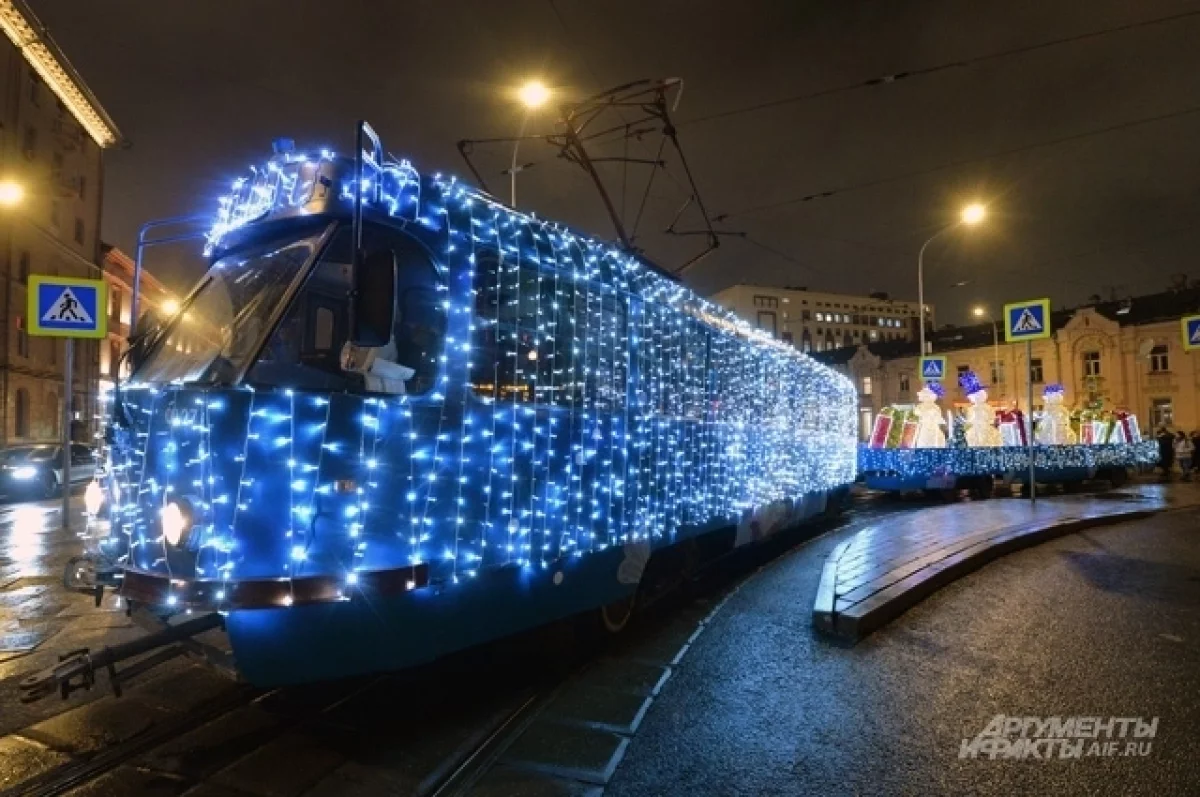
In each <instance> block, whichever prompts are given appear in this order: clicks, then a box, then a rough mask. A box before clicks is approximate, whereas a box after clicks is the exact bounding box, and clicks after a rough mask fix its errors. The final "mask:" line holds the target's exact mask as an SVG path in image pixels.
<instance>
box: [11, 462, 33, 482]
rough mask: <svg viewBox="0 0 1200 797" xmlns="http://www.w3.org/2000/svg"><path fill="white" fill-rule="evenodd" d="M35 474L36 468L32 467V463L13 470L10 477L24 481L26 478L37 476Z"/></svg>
mask: <svg viewBox="0 0 1200 797" xmlns="http://www.w3.org/2000/svg"><path fill="white" fill-rule="evenodd" d="M37 474H38V469H37V468H35V467H33V466H32V465H23V466H22V467H19V468H16V469H14V470H13V472H12V477H13V478H14V479H21V480H22V481H24V480H27V479H32V478H33V477H34V476H37Z"/></svg>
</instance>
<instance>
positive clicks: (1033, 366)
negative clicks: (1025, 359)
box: [1029, 357, 1046, 385]
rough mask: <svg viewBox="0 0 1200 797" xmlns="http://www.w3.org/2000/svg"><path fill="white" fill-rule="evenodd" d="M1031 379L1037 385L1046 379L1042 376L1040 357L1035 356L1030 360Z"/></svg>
mask: <svg viewBox="0 0 1200 797" xmlns="http://www.w3.org/2000/svg"><path fill="white" fill-rule="evenodd" d="M1029 380H1030V381H1031V382H1033V383H1034V384H1035V385H1040V384H1041V383H1042V382H1045V381H1046V379H1045V377H1043V376H1042V359H1041V358H1040V357H1034V358H1033V359H1032V360H1030V361H1029Z"/></svg>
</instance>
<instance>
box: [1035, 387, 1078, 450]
mask: <svg viewBox="0 0 1200 797" xmlns="http://www.w3.org/2000/svg"><path fill="white" fill-rule="evenodd" d="M1042 401H1043V403H1044V404H1045V409H1044V410H1043V411H1042V419H1041V420H1040V421H1039V422H1038V425H1037V431H1036V432H1035V433H1034V439H1035V440H1037V442H1038V443H1040V444H1042V445H1044V446H1067V445H1072V444H1074V443H1075V431H1074V430H1073V429H1072V428H1071V414H1070V413H1069V412H1067V408H1066V407H1064V406H1063V386H1062V385H1060V384H1053V385H1046V389H1045V390H1043V391H1042Z"/></svg>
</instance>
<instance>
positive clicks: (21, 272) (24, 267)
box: [17, 251, 29, 285]
mask: <svg viewBox="0 0 1200 797" xmlns="http://www.w3.org/2000/svg"><path fill="white" fill-rule="evenodd" d="M17 274H18V276H19V277H20V279H21V284H22V285H27V284H29V253H28V252H26V251H22V252H21V255H20V256H19V257H18V258H17Z"/></svg>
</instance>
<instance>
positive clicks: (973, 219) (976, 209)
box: [917, 202, 987, 357]
mask: <svg viewBox="0 0 1200 797" xmlns="http://www.w3.org/2000/svg"><path fill="white" fill-rule="evenodd" d="M986 215H987V208H985V207H984V206H983V205H981V204H979V203H978V202H973V203H971V204H970V205H967V206H966V207H965V208H963V209H962V212H961V213H959V215H958V221H955V222H952V223H951V224H947V225H946V226H945V227H942V228H941V229H940V230H938V231H937V232H935V233H934V234H933V235H931V236H929V237H928V238H927V239H926V240H925V243H923V244H921V251H920V252H918V253H917V303H918V304H919V305H920V309H919V310H918V314H919V321H920V327H921V328H920V339H921V354H920V356H921V357H924V356H925V354H926V352H925V247H927V246H929V245H930V244H931V243H933V240H934V239H935V238H937V237H939V236H940V235H942V233H946V232H949V231H950V230H953V229H955V228H957V227H958V226H959V225H960V224H965V225H967V226H968V227H973V226H974V225H976V224H978V223H979V222H981V221H983V217H984V216H986Z"/></svg>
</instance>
